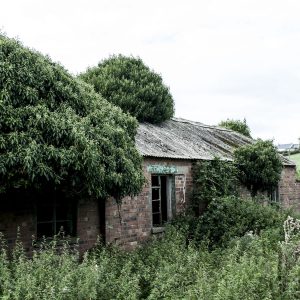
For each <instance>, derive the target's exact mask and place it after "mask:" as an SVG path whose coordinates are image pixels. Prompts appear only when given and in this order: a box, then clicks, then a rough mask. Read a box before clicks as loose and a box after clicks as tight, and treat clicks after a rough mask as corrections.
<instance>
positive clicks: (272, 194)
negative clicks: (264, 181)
mask: <svg viewBox="0 0 300 300" xmlns="http://www.w3.org/2000/svg"><path fill="white" fill-rule="evenodd" d="M268 196H269V201H270V202H271V203H279V202H280V197H279V188H278V186H277V187H275V188H273V189H271V190H270V191H269V193H268Z"/></svg>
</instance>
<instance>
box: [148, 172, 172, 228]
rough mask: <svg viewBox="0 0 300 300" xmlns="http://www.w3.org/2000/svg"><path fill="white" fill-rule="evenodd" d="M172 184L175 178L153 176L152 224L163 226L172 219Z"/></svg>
mask: <svg viewBox="0 0 300 300" xmlns="http://www.w3.org/2000/svg"><path fill="white" fill-rule="evenodd" d="M172 182H173V177H172V176H167V175H152V177H151V190H152V224H153V226H154V227H155V226H156V227H159V226H162V225H163V224H164V223H165V222H167V221H168V220H169V219H170V218H171V217H172V210H173V208H172V201H171V199H172Z"/></svg>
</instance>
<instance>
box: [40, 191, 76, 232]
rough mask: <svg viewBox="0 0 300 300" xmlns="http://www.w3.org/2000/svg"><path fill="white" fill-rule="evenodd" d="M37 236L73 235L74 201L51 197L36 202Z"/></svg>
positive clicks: (74, 226)
mask: <svg viewBox="0 0 300 300" xmlns="http://www.w3.org/2000/svg"><path fill="white" fill-rule="evenodd" d="M36 213H37V237H38V238H42V237H53V236H54V235H61V236H74V235H75V234H76V205H75V203H74V201H73V202H72V201H70V200H66V199H63V197H62V199H58V198H56V197H53V198H52V199H49V197H47V200H44V201H42V202H41V203H38V204H37V206H36Z"/></svg>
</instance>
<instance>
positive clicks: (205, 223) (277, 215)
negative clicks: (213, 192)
mask: <svg viewBox="0 0 300 300" xmlns="http://www.w3.org/2000/svg"><path fill="white" fill-rule="evenodd" d="M285 218H286V214H285V213H282V212H280V211H279V210H278V209H276V208H273V207H271V206H263V205H262V204H260V203H256V202H255V201H253V200H250V199H248V200H245V199H241V198H238V197H225V198H218V199H215V200H214V201H212V202H211V203H210V204H209V206H208V208H207V210H206V212H204V214H203V215H202V216H201V217H200V218H199V223H198V227H197V234H196V236H197V238H198V239H199V238H200V239H201V240H203V239H207V240H208V241H209V243H210V245H214V246H216V245H227V244H228V242H229V241H230V240H231V239H232V238H235V237H241V236H243V235H245V234H246V233H247V232H253V233H257V234H258V233H260V231H261V230H266V229H271V228H280V227H281V224H282V223H283V221H284V220H285ZM282 237H283V236H282Z"/></svg>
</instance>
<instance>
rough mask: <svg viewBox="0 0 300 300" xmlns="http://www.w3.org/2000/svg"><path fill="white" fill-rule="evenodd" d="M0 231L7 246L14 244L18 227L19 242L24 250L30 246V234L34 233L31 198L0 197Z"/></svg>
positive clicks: (28, 249)
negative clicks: (8, 198)
mask: <svg viewBox="0 0 300 300" xmlns="http://www.w3.org/2000/svg"><path fill="white" fill-rule="evenodd" d="M0 200H3V201H0V203H1V205H2V207H1V210H0V232H1V233H2V234H3V235H4V237H5V239H6V240H7V243H8V246H9V247H10V248H11V247H13V246H14V244H15V241H16V237H17V231H18V228H19V233H20V238H21V242H22V243H23V245H24V248H25V250H26V251H30V249H31V246H32V236H34V235H35V233H36V225H35V214H34V213H33V212H34V205H33V202H32V200H31V199H26V197H24V199H10V201H8V200H7V199H0Z"/></svg>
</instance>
